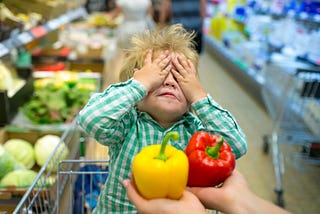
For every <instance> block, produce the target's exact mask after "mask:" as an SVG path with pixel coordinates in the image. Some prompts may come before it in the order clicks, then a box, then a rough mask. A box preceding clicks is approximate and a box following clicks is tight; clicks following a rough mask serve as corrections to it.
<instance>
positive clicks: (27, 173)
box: [0, 169, 37, 188]
mask: <svg viewBox="0 0 320 214" xmlns="http://www.w3.org/2000/svg"><path fill="white" fill-rule="evenodd" d="M36 177H37V172H36V171H34V170H31V169H17V170H14V171H12V172H9V173H8V174H6V175H5V176H4V177H3V178H2V179H1V181H0V187H11V186H14V187H20V188H23V187H24V188H26V187H29V186H30V185H31V184H32V183H33V181H34V179H35V178H36Z"/></svg>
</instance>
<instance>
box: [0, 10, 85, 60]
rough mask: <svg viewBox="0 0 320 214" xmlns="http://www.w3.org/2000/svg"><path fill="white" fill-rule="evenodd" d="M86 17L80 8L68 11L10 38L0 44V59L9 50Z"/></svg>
mask: <svg viewBox="0 0 320 214" xmlns="http://www.w3.org/2000/svg"><path fill="white" fill-rule="evenodd" d="M86 15H87V11H86V10H85V8H83V7H80V8H77V9H75V10H70V11H68V12H67V13H65V14H63V15H61V16H59V17H58V18H55V19H51V20H49V21H48V22H46V23H45V24H43V25H39V26H36V27H34V28H32V29H30V30H28V31H25V32H22V33H20V34H18V35H16V36H13V37H10V38H9V39H6V40H4V41H1V42H0V57H3V56H4V55H6V54H8V53H10V51H11V50H13V49H15V48H18V47H21V46H22V45H26V44H28V43H29V42H32V41H33V40H35V39H38V38H41V37H43V36H45V35H46V34H48V33H49V32H51V31H53V30H56V29H58V28H59V27H60V26H62V25H64V24H67V23H69V22H72V21H74V20H76V19H78V18H81V17H84V16H86Z"/></svg>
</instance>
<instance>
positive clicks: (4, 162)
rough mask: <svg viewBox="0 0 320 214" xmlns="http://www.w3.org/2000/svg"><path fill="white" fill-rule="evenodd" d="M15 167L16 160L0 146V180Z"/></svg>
mask: <svg viewBox="0 0 320 214" xmlns="http://www.w3.org/2000/svg"><path fill="white" fill-rule="evenodd" d="M15 166H16V160H15V159H14V157H12V155H11V154H10V153H9V152H7V150H5V148H4V147H3V146H2V145H1V144H0V179H1V178H2V177H3V176H5V175H6V174H7V173H9V172H11V171H13V170H14V169H15Z"/></svg>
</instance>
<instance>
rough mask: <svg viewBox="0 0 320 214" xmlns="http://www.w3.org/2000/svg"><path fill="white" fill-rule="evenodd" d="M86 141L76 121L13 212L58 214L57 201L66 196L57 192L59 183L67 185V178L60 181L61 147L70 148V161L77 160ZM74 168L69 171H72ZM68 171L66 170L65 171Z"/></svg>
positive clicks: (62, 136) (69, 127) (63, 135)
mask: <svg viewBox="0 0 320 214" xmlns="http://www.w3.org/2000/svg"><path fill="white" fill-rule="evenodd" d="M84 140H85V138H84V137H82V134H81V131H80V130H79V128H78V127H77V124H76V120H74V121H73V122H72V123H71V124H70V125H69V126H68V128H67V129H66V130H65V132H63V134H62V135H61V138H60V143H59V144H58V145H57V146H56V148H55V149H54V151H53V152H52V154H51V155H50V157H49V158H48V160H47V161H46V163H45V164H44V165H43V166H42V167H41V168H40V170H39V171H38V174H37V176H36V178H35V180H34V182H33V183H32V185H31V186H30V187H29V188H28V189H27V190H26V192H25V193H24V194H23V196H22V198H21V200H20V201H19V203H18V204H17V206H16V207H15V210H14V211H13V213H14V214H16V213H23V214H38V213H39V214H40V213H41V214H43V213H56V212H57V210H59V208H58V203H57V200H58V198H59V197H62V195H59V194H64V193H61V192H59V194H58V191H57V189H58V188H57V185H58V183H59V182H60V183H64V184H65V183H67V182H68V181H67V180H66V178H63V179H58V176H57V171H56V169H57V166H58V163H59V162H60V160H61V153H59V152H58V151H59V147H60V144H61V143H62V142H64V143H65V145H66V146H67V147H68V148H69V155H68V156H67V158H68V159H77V158H78V157H79V156H80V145H81V143H83V141H84ZM74 168H75V167H74V166H72V167H71V168H70V169H68V170H72V169H74ZM65 170H66V169H65Z"/></svg>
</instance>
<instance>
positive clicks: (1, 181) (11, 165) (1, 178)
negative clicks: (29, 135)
mask: <svg viewBox="0 0 320 214" xmlns="http://www.w3.org/2000/svg"><path fill="white" fill-rule="evenodd" d="M60 140H61V139H60V137H59V136H57V135H52V134H46V135H44V136H42V137H40V138H38V139H37V140H36V142H28V141H26V140H23V139H18V138H11V139H8V140H6V141H5V142H4V143H3V144H0V190H1V188H8V187H15V188H26V187H28V186H30V185H31V184H32V183H33V181H34V179H35V178H36V176H37V174H38V172H37V171H38V169H39V167H42V166H44V165H45V164H46V162H47V161H48V159H49V158H51V155H52V154H53V152H54V151H55V149H57V151H55V153H54V156H53V157H52V158H51V159H50V160H51V161H50V162H49V163H48V164H47V165H46V166H47V167H46V170H47V171H51V172H56V171H57V168H58V164H57V163H58V162H59V160H63V159H66V158H67V156H68V154H69V148H68V147H67V146H66V144H65V143H64V142H60ZM58 144H59V146H58ZM57 146H58V147H57ZM56 147H57V148H56ZM55 180H56V178H55V176H51V177H50V178H45V179H43V180H40V182H41V185H42V186H50V185H52V184H53V183H54V182H55Z"/></svg>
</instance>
